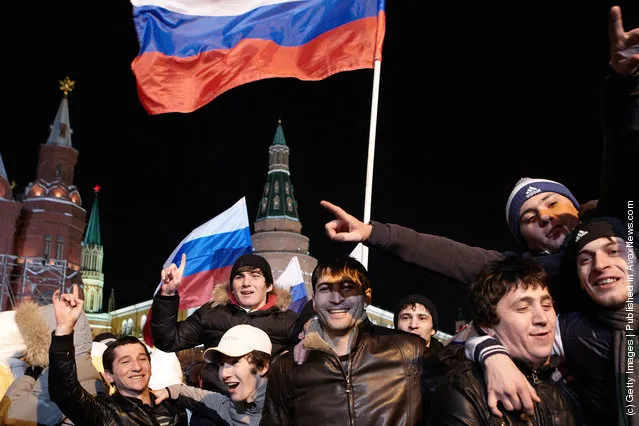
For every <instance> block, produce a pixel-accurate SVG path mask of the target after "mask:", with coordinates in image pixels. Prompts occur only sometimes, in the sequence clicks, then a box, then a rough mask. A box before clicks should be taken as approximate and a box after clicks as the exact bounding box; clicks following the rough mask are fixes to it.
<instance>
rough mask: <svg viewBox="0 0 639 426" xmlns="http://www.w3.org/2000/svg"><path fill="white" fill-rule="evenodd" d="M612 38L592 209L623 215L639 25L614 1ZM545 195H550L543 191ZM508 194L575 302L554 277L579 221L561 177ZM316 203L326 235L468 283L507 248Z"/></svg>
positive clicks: (632, 146)
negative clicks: (327, 217)
mask: <svg viewBox="0 0 639 426" xmlns="http://www.w3.org/2000/svg"><path fill="white" fill-rule="evenodd" d="M610 46H611V48H610V66H611V68H612V72H611V73H610V75H609V76H608V78H606V80H605V82H604V88H603V90H602V93H603V95H602V97H601V103H602V106H601V111H602V122H603V133H604V155H603V162H602V174H601V192H600V197H599V201H598V203H597V207H596V210H597V214H598V215H599V216H603V215H606V216H615V217H623V215H625V214H626V212H625V210H626V203H627V200H628V193H627V188H628V185H629V184H630V183H631V182H634V181H635V180H636V176H635V175H634V168H633V167H628V164H627V161H628V160H627V159H636V158H637V155H638V154H639V152H638V149H639V143H638V140H639V114H637V110H638V109H639V76H638V75H637V73H638V70H639V54H638V53H637V49H638V48H639V29H634V30H631V31H628V32H626V31H624V29H623V24H622V20H621V11H620V9H619V7H617V6H615V7H613V8H611V10H610ZM549 195H550V196H552V197H553V198H554V201H553V200H550V199H548V198H546V197H548V196H549ZM508 200H509V201H508V203H507V211H506V217H507V223H508V225H509V227H510V228H511V230H512V231H513V233H514V234H515V236H516V237H517V239H518V241H519V242H520V243H522V244H521V246H522V247H521V248H522V249H523V250H524V253H523V255H524V256H526V257H532V258H534V260H535V262H537V263H538V264H540V265H541V266H542V267H543V268H544V269H545V270H546V272H547V273H548V274H549V275H550V278H551V283H552V284H553V287H554V288H553V297H554V298H555V299H556V300H558V303H559V305H558V306H559V308H560V310H562V311H568V310H569V309H571V308H572V307H573V306H572V304H571V299H570V295H564V294H563V292H561V293H560V292H559V291H561V284H560V283H559V284H558V283H556V282H554V281H555V279H556V276H557V273H558V268H559V264H560V262H559V260H560V257H561V252H562V243H563V241H565V238H566V235H567V234H568V232H569V231H571V230H572V228H574V226H575V225H576V224H577V223H578V220H577V219H578V218H577V210H578V209H579V207H580V206H579V204H578V203H577V201H576V200H575V197H574V196H572V194H571V192H570V191H569V190H568V189H567V188H566V187H565V186H564V185H562V184H561V183H558V182H553V181H550V180H546V179H533V180H529V179H527V178H525V180H520V181H519V182H518V183H517V185H516V186H515V188H514V189H513V191H512V192H511V194H510V196H509V198H508ZM553 203H554V204H553ZM321 205H322V206H323V207H325V208H326V209H328V210H329V211H330V212H331V213H332V214H333V215H335V220H332V221H330V222H328V223H326V225H325V227H326V232H327V234H328V236H329V238H331V239H332V240H335V241H344V242H362V243H364V244H366V245H367V246H369V247H374V248H377V249H380V250H382V251H384V252H387V253H390V254H392V255H394V256H397V257H399V258H400V259H401V260H403V261H404V262H407V263H410V264H413V265H415V266H417V267H421V268H424V269H427V270H429V271H433V272H436V273H439V274H442V275H444V276H445V277H448V278H450V279H453V280H456V281H458V282H460V283H464V284H467V285H470V284H471V283H472V281H473V279H474V278H475V276H476V275H477V273H478V272H479V270H480V269H481V268H482V267H483V266H484V265H485V264H486V263H487V262H488V261H490V260H495V259H501V258H503V257H504V256H505V254H504V253H500V252H497V251H494V250H486V249H483V248H480V247H471V246H468V245H466V244H463V243H460V242H457V241H453V240H450V239H448V238H444V237H440V236H437V235H430V234H422V233H418V232H416V231H414V230H412V229H408V228H405V227H402V226H399V225H394V224H382V223H379V222H375V221H371V222H370V223H368V224H365V223H363V222H361V221H360V220H358V219H357V218H355V217H354V216H352V215H350V214H348V213H347V212H346V211H344V210H343V209H341V208H340V207H338V206H336V205H334V204H331V203H329V202H327V201H322V202H321ZM589 213H592V211H591V212H589ZM557 284H558V285H557ZM555 290H557V291H555Z"/></svg>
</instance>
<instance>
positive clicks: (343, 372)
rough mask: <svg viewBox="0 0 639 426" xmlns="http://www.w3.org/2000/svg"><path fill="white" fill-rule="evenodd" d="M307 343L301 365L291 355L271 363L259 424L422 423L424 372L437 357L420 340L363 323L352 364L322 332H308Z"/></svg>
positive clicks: (409, 425)
mask: <svg viewBox="0 0 639 426" xmlns="http://www.w3.org/2000/svg"><path fill="white" fill-rule="evenodd" d="M304 342H305V345H304V346H305V348H306V349H308V350H309V356H308V359H307V360H306V362H304V363H303V364H302V365H297V364H296V363H295V361H294V359H293V353H292V351H285V352H283V353H282V354H281V355H280V356H278V357H276V358H275V359H274V360H273V362H272V363H271V368H270V370H269V379H268V387H267V390H266V402H265V405H264V410H263V411H262V421H261V423H260V425H266V426H271V425H273V426H274V425H277V426H286V425H304V426H313V425H318V426H319V425H321V426H324V425H377V426H398V425H403V426H412V425H420V424H423V422H424V417H425V416H424V413H423V409H422V408H423V407H422V405H423V403H424V402H425V401H423V398H425V397H426V391H425V390H423V381H422V373H423V372H424V365H425V361H426V360H430V359H431V358H432V356H431V355H430V351H429V350H428V348H426V347H425V346H424V342H423V340H422V339H421V337H419V336H417V335H413V334H409V333H404V332H401V331H398V330H394V329H388V328H385V327H379V326H376V325H373V324H371V323H370V322H369V321H368V320H364V321H363V322H362V323H361V324H360V325H359V326H358V328H357V335H356V336H354V337H353V343H352V345H351V352H350V354H349V356H348V359H347V360H345V359H342V360H340V358H339V357H338V356H337V355H336V354H335V352H333V351H332V350H331V349H330V346H329V345H328V343H327V342H326V341H325V340H323V339H322V337H321V336H320V332H317V331H315V332H307V335H306V339H305V340H304ZM424 374H425V375H426V374H427V373H425V372H424Z"/></svg>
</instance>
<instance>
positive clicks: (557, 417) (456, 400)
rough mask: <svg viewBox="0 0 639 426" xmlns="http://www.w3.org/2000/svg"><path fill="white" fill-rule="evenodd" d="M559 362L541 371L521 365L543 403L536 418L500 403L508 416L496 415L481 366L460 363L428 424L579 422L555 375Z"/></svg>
mask: <svg viewBox="0 0 639 426" xmlns="http://www.w3.org/2000/svg"><path fill="white" fill-rule="evenodd" d="M558 361H559V360H558V358H552V360H551V364H550V365H548V366H545V367H542V368H540V369H539V370H537V371H535V370H532V369H531V368H530V367H527V366H524V365H522V364H518V365H517V366H518V367H519V369H520V370H521V372H522V373H523V374H525V375H526V377H527V378H528V380H529V382H530V384H531V385H532V386H533V387H534V388H535V391H536V392H537V395H539V398H540V399H541V403H536V404H535V416H534V417H533V418H529V417H528V416H526V415H525V414H523V413H521V412H512V411H505V410H504V409H503V407H501V406H500V411H501V412H502V413H503V414H504V419H501V418H499V417H497V416H495V415H493V414H492V413H491V412H490V409H489V408H488V404H487V402H486V401H487V393H486V382H485V380H484V372H483V370H482V369H481V367H480V365H479V364H477V363H474V362H472V361H465V362H463V363H460V364H458V365H457V367H456V368H454V369H452V370H451V371H450V372H449V374H448V375H447V376H446V379H445V380H444V381H442V383H441V384H440V385H439V386H438V388H437V390H436V391H435V393H434V396H433V400H432V407H433V408H432V409H431V410H430V413H429V418H428V425H429V426H444V425H446V426H453V425H459V426H461V425H464V426H475V425H483V426H492V425H495V426H502V425H522V426H524V425H526V426H532V425H535V426H546V425H552V426H573V425H577V424H578V423H577V420H575V417H576V415H575V414H574V412H575V411H576V410H577V407H576V406H575V405H573V403H572V400H571V399H570V398H568V397H567V396H566V394H564V390H563V389H562V388H561V384H557V383H555V382H554V381H553V380H552V377H551V374H552V373H553V371H555V368H556V366H557V364H558Z"/></svg>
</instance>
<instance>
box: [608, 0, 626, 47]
mask: <svg viewBox="0 0 639 426" xmlns="http://www.w3.org/2000/svg"><path fill="white" fill-rule="evenodd" d="M608 32H609V36H610V42H612V43H616V42H617V41H619V40H622V39H623V37H624V33H625V32H624V30H623V21H622V19H621V9H620V8H619V6H614V7H612V8H611V9H610V24H609V26H608Z"/></svg>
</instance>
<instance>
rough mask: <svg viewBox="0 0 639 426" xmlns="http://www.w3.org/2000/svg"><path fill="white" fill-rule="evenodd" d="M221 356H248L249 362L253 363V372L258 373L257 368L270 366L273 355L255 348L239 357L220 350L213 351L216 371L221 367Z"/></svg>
mask: <svg viewBox="0 0 639 426" xmlns="http://www.w3.org/2000/svg"><path fill="white" fill-rule="evenodd" d="M221 357H225V358H238V359H239V358H242V357H246V360H247V361H248V362H249V364H253V365H252V369H251V374H257V370H261V369H263V368H265V367H268V366H269V365H270V363H271V355H269V354H267V353H266V352H262V351H258V350H253V351H251V352H249V353H247V354H246V355H242V356H238V357H233V356H228V355H224V354H223V353H220V352H218V351H213V360H214V364H215V365H216V366H217V368H216V371H217V370H218V369H219V368H220V358H221Z"/></svg>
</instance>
